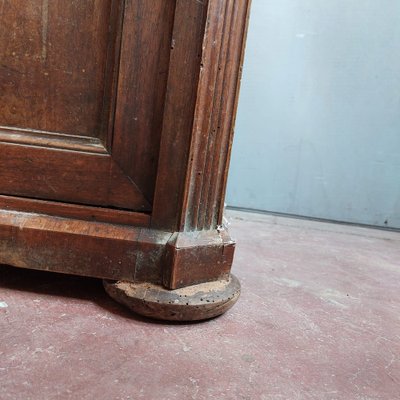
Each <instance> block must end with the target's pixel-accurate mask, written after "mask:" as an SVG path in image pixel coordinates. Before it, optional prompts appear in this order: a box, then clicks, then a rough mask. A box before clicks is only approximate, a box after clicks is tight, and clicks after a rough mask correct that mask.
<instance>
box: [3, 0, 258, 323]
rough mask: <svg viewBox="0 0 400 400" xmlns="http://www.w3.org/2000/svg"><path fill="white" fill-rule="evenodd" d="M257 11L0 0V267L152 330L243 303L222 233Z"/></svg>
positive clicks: (166, 2) (165, 0)
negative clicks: (93, 296) (128, 313)
mask: <svg viewBox="0 0 400 400" xmlns="http://www.w3.org/2000/svg"><path fill="white" fill-rule="evenodd" d="M249 2H250V0H68V1H65V0H30V1H24V0H1V1H0V263H1V264H8V265H12V266H15V267H22V268H32V269H39V270H46V271H54V272H60V273H67V274H77V275H83V276H91V277H97V278H101V279H104V286H105V289H106V291H107V292H108V293H109V294H110V295H111V296H112V297H113V298H114V299H116V300H117V301H119V302H122V303H124V304H126V305H127V306H129V307H130V308H131V309H133V310H134V311H136V312H138V313H141V314H143V315H146V316H150V317H154V318H159V319H170V320H197V319H204V318H209V317H213V316H216V315H219V314H221V313H223V312H224V311H226V310H227V309H228V308H229V307H230V306H231V305H232V304H233V303H234V302H235V301H236V299H237V298H238V296H239V292H240V285H239V283H238V281H237V279H236V278H235V277H234V276H233V275H231V274H230V269H231V265H232V260H233V253H234V247H235V244H234V242H233V240H232V239H231V238H230V236H229V234H228V232H227V230H226V228H225V227H224V226H223V224H222V213H223V201H224V194H225V186H226V177H227V169H228V164H229V155H230V148H231V143H232V135H233V123H234V116H235V112H236V105H237V95H238V86H239V81H240V75H241V64H242V59H243V48H244V42H245V36H246V26H247V19H248V11H249Z"/></svg>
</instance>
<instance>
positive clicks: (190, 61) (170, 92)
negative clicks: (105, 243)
mask: <svg viewBox="0 0 400 400" xmlns="http://www.w3.org/2000/svg"><path fill="white" fill-rule="evenodd" d="M207 3H208V2H207V1H187V0H177V1H176V9H175V19H174V27H173V32H172V42H171V57H170V65H169V73H168V83H167V94H166V100H165V108H164V115H163V128H162V136H161V145H160V157H159V161H158V172H157V181H156V192H155V198H154V204H153V212H152V226H153V227H155V228H161V229H167V230H171V231H176V230H180V228H181V223H180V220H181V208H182V201H183V197H184V192H185V190H186V189H187V188H186V187H185V177H186V168H187V163H188V155H189V148H190V141H191V131H192V126H193V113H194V109H195V102H196V92H197V85H198V77H199V74H200V63H201V52H202V42H203V35H204V27H205V21H206V17H207Z"/></svg>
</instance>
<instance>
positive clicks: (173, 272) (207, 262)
mask: <svg viewBox="0 0 400 400" xmlns="http://www.w3.org/2000/svg"><path fill="white" fill-rule="evenodd" d="M234 251H235V242H234V241H233V240H232V239H231V238H230V237H229V235H228V233H227V231H226V230H219V231H217V230H215V231H194V232H175V233H174V234H173V235H172V236H171V238H170V240H169V241H168V243H167V248H166V258H165V265H164V273H163V284H164V286H165V287H166V288H168V289H177V288H182V287H185V286H189V285H193V284H198V283H202V282H210V281H215V280H219V279H223V278H226V277H227V276H229V272H230V270H231V266H232V262H233V254H234Z"/></svg>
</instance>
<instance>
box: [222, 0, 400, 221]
mask: <svg viewBox="0 0 400 400" xmlns="http://www.w3.org/2000/svg"><path fill="white" fill-rule="evenodd" d="M227 203H228V205H231V206H239V207H246V208H254V209H261V210H267V211H274V212H283V213H290V214H297V215H303V216H312V217H319V218H327V219H334V220H340V221H349V222H356V223H365V224H373V225H380V226H390V227H397V228H400V1H399V0H253V7H252V14H251V20H250V28H249V36H248V45H247V54H246V59H245V67H244V75H243V82H242V90H241V96H240V102H239V112H238V118H237V123H236V136H235V142H234V147H233V154H232V162H231V171H230V178H229V184H228V192H227Z"/></svg>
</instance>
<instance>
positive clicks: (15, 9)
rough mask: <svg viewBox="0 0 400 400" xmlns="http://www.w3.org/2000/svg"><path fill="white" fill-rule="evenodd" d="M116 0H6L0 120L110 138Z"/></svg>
mask: <svg viewBox="0 0 400 400" xmlns="http://www.w3.org/2000/svg"><path fill="white" fill-rule="evenodd" d="M112 6H114V7H115V2H114V1H112V0H85V1H76V0H73V1H67V2H66V1H62V0H30V1H19V0H17V1H15V0H3V1H2V2H1V12H2V13H1V26H0V104H1V110H0V125H3V126H11V127H19V128H31V129H36V130H43V131H49V132H62V133H68V134H76V135H84V136H94V137H103V136H105V134H104V132H100V130H101V129H102V128H104V126H105V125H104V124H103V118H106V119H108V116H107V115H104V114H105V111H106V110H107V108H108V107H107V105H106V104H105V98H104V94H105V92H106V86H107V85H108V84H109V77H108V76H107V72H109V71H108V70H107V63H108V60H107V58H108V56H109V46H110V43H113V42H114V37H113V35H114V32H115V29H114V27H112V29H109V27H110V24H111V23H112V21H111V19H112V18H111V17H110V16H112V14H113V7H112Z"/></svg>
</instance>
